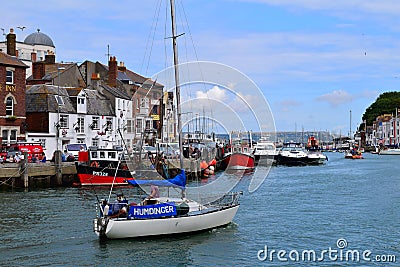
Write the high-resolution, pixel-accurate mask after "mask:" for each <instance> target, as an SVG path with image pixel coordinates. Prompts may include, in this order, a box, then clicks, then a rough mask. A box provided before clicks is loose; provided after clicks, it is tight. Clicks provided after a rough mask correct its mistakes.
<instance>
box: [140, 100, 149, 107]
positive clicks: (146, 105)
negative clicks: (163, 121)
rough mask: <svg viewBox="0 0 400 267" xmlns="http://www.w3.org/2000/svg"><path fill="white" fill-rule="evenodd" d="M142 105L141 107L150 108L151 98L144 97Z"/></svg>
mask: <svg viewBox="0 0 400 267" xmlns="http://www.w3.org/2000/svg"><path fill="white" fill-rule="evenodd" d="M140 107H141V108H148V107H149V99H148V98H142V101H141V104H140Z"/></svg>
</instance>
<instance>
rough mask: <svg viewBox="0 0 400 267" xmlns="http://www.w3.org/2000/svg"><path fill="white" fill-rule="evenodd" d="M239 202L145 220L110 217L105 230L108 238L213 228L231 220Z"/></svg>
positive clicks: (98, 232) (96, 227)
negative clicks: (222, 206) (226, 206)
mask: <svg viewBox="0 0 400 267" xmlns="http://www.w3.org/2000/svg"><path fill="white" fill-rule="evenodd" d="M238 209H239V204H237V205H234V206H231V207H228V208H225V209H220V210H215V211H210V212H206V213H198V214H195V215H187V216H181V217H169V218H158V219H146V220H138V219H134V220H128V219H125V218H123V219H110V220H109V221H108V223H107V228H106V230H105V237H107V238H109V239H119V238H135V237H146V236H160V235H173V234H181V233H192V232H198V231H204V230H207V229H213V228H217V227H221V226H224V225H227V224H229V223H231V222H232V220H233V217H234V216H235V215H236V213H237V211H238ZM99 220H102V219H95V220H94V231H95V233H96V234H97V235H99V236H100V227H101V226H100V225H99Z"/></svg>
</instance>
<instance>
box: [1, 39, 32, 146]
mask: <svg viewBox="0 0 400 267" xmlns="http://www.w3.org/2000/svg"><path fill="white" fill-rule="evenodd" d="M10 35H11V36H10ZM12 35H14V36H15V34H14V33H12V32H11V33H9V34H8V36H7V40H9V41H8V43H7V54H5V53H3V52H0V132H1V136H0V140H1V144H2V146H4V145H6V146H9V145H10V144H13V143H16V142H17V141H20V140H25V130H26V129H25V125H26V122H25V120H26V112H25V108H26V106H25V97H26V95H25V86H26V83H25V77H26V69H27V68H28V66H27V65H25V64H24V63H23V62H22V61H21V60H19V59H17V57H16V56H15V54H16V50H15V49H16V48H15V38H14V37H13V36H12Z"/></svg>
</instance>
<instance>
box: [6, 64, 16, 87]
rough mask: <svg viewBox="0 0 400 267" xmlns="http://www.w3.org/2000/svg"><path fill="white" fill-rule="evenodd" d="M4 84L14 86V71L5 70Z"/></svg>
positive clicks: (11, 69)
mask: <svg viewBox="0 0 400 267" xmlns="http://www.w3.org/2000/svg"><path fill="white" fill-rule="evenodd" d="M6 83H7V84H14V69H13V68H7V70H6Z"/></svg>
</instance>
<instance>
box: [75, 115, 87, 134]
mask: <svg viewBox="0 0 400 267" xmlns="http://www.w3.org/2000/svg"><path fill="white" fill-rule="evenodd" d="M76 132H77V133H84V132H85V118H83V117H79V118H78V125H77V131H76Z"/></svg>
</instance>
